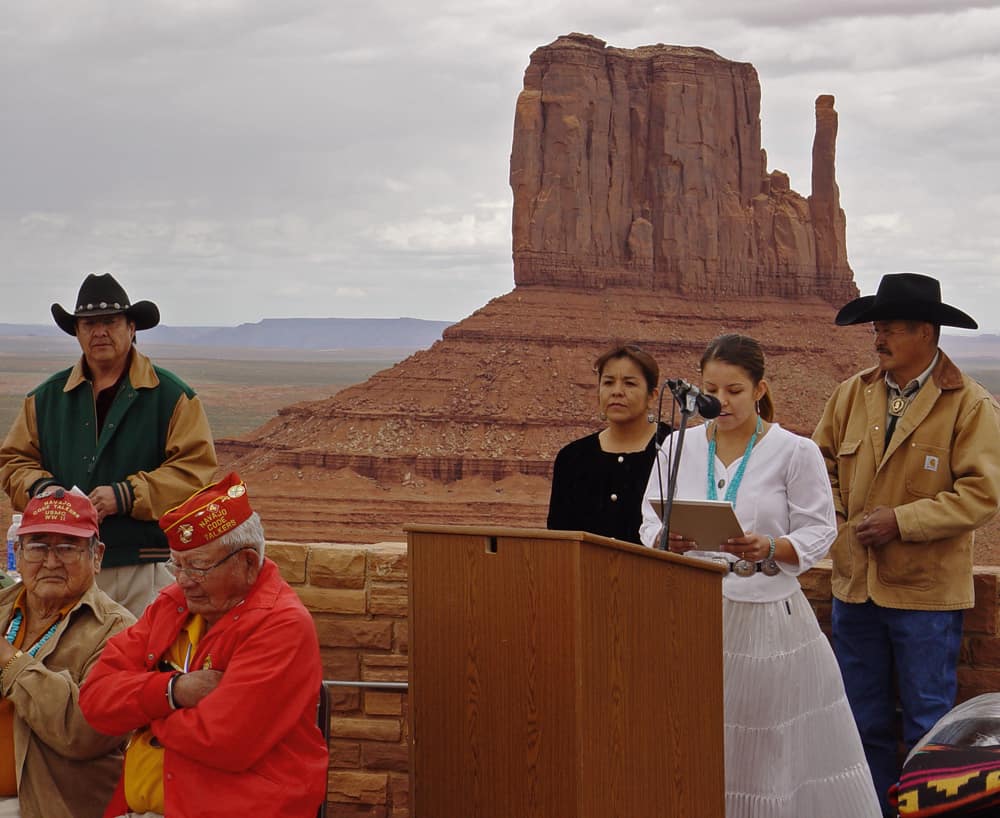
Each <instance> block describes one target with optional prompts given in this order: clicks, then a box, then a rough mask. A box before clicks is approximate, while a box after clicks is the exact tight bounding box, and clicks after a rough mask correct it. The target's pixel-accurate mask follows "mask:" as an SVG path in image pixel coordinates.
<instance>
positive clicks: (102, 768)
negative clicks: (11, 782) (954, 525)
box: [0, 583, 135, 818]
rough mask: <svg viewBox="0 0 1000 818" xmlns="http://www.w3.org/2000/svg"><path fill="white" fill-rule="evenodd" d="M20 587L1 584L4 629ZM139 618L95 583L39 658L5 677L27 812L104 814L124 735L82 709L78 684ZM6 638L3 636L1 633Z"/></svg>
mask: <svg viewBox="0 0 1000 818" xmlns="http://www.w3.org/2000/svg"><path fill="white" fill-rule="evenodd" d="M20 591H21V585H20V583H18V584H17V585H14V586H11V587H9V588H4V589H3V590H0V623H2V624H0V627H4V626H5V625H6V623H7V622H9V621H10V618H11V613H12V611H13V607H14V602H15V601H16V600H17V596H18V594H19V593H20ZM133 622H135V617H133V616H132V614H130V613H129V612H128V611H127V610H126V609H125V608H123V607H122V606H121V605H119V604H118V603H117V602H115V601H113V600H112V599H111V597H109V596H107V595H106V594H105V593H104V592H103V591H101V590H99V589H98V587H97V585H96V584H95V585H92V586H91V587H90V589H89V590H88V591H87V592H86V593H85V594H84V595H83V596H82V597H81V598H80V601H79V602H78V603H77V604H76V606H75V607H74V608H73V610H72V611H70V613H69V614H68V615H67V616H65V617H64V618H63V620H62V622H60V623H59V627H58V629H57V630H56V632H55V633H54V634H53V635H52V638H51V639H49V640H48V641H47V642H46V643H45V644H44V645H42V647H41V648H40V649H39V651H38V655H37V656H35V657H31V656H29V655H28V654H27V653H25V654H24V655H23V656H19V657H18V658H16V659H14V660H13V661H12V662H11V663H10V664H9V665H7V667H5V668H4V670H3V673H2V675H0V695H3V696H4V697H5V698H8V699H10V700H11V701H12V702H13V703H14V762H15V769H16V772H17V790H18V792H17V794H18V800H19V801H20V806H21V816H22V818H101V816H102V815H103V814H104V808H105V807H106V806H107V804H108V802H109V801H110V800H111V795H112V794H113V793H114V790H115V785H116V784H117V783H118V778H119V776H120V775H121V765H122V754H121V752H120V748H121V745H122V743H123V739H124V737H123V736H106V735H103V734H102V733H99V732H97V731H96V730H95V729H93V728H92V727H91V726H90V725H89V724H87V721H86V720H85V719H84V718H83V714H82V713H81V712H80V705H79V698H80V684H81V682H83V680H84V678H85V677H86V675H87V673H89V672H90V669H91V668H92V667H93V666H94V665H95V664H96V663H97V660H98V658H99V657H100V653H101V650H102V649H103V648H104V643H105V642H107V641H108V639H109V638H110V637H112V636H113V635H114V634H116V633H118V632H119V631H121V630H124V629H125V628H127V627H128V626H129V625H131V624H132V623H133ZM0 638H2V636H0Z"/></svg>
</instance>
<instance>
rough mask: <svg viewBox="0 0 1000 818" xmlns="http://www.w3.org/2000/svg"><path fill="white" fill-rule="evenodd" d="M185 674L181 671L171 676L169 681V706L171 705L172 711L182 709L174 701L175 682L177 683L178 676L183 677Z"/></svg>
mask: <svg viewBox="0 0 1000 818" xmlns="http://www.w3.org/2000/svg"><path fill="white" fill-rule="evenodd" d="M183 675H184V674H183V673H181V672H180V671H177V672H176V673H173V674H171V676H170V679H168V680H167V704H169V705H170V709H171V710H178V709H180V708H179V707H178V706H177V703H176V702H175V701H174V682H176V681H177V677H178V676H183Z"/></svg>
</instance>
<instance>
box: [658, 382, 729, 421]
mask: <svg viewBox="0 0 1000 818" xmlns="http://www.w3.org/2000/svg"><path fill="white" fill-rule="evenodd" d="M666 386H667V388H668V389H670V394H672V395H673V396H674V399H675V400H676V401H677V402H678V403H679V404H680V406H681V409H686V410H687V411H689V412H693V411H695V410H697V412H698V414H699V415H701V416H702V417H703V418H705V420H711V419H712V418H717V417H718V416H719V415H720V414H722V404H721V403H720V402H719V399H718V398H717V397H715V395H706V394H705V393H704V392H702V391H701V390H700V389H699V388H698V387H697V386H695V385H694V384H690V383H688V382H687V381H685V380H683V379H680V378H678V379H677V380H668V381H667V383H666ZM692 402H693V405H692Z"/></svg>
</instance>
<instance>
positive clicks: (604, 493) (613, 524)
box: [548, 423, 670, 543]
mask: <svg viewBox="0 0 1000 818" xmlns="http://www.w3.org/2000/svg"><path fill="white" fill-rule="evenodd" d="M669 433H670V427H669V426H668V425H667V424H665V423H661V424H660V428H659V429H658V431H657V434H656V438H657V439H659V440H661V441H662V440H663V439H664V438H665V437H666V436H667V435H668V434H669ZM655 459H656V443H655V441H654V440H650V441H649V445H648V446H646V448H645V449H643V450H642V451H641V452H622V453H618V452H605V451H603V450H602V449H601V442H600V440H599V439H598V436H597V433H595V434H592V435H587V437H581V438H580V439H579V440H574V441H573V442H572V443H569V444H567V445H566V446H563V448H562V449H560V451H559V454H557V455H556V461H555V465H554V467H553V469H552V495H551V497H550V499H549V518H548V527H549V528H551V529H558V530H560V531H589V532H590V533H591V534H601V535H602V536H605V537H614V538H615V539H618V540H625V541H626V542H632V543H638V542H639V525H640V523H641V522H642V496H643V494H644V493H645V491H646V483H647V482H648V481H649V472H650V469H651V468H652V467H653V462H654V460H655ZM663 479H664V481H665V480H666V475H664V476H663Z"/></svg>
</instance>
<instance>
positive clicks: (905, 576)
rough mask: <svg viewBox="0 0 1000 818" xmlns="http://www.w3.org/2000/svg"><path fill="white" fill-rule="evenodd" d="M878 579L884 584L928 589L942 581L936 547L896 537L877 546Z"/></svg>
mask: <svg viewBox="0 0 1000 818" xmlns="http://www.w3.org/2000/svg"><path fill="white" fill-rule="evenodd" d="M874 553H875V554H876V556H875V560H876V562H877V564H878V578H879V581H880V582H882V584H883V585H893V586H896V587H900V588H910V589H912V590H918V591H928V590H930V589H931V588H933V587H934V585H935V584H936V583H937V582H939V581H940V577H941V572H940V566H939V564H938V561H937V560H935V559H934V557H935V556H936V555H935V553H934V551H933V549H927V548H925V547H923V544H922V543H903V542H900V541H899V540H893V541H892V542H890V543H886V544H885V545H884V546H882V548H879V549H875V550H874Z"/></svg>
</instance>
